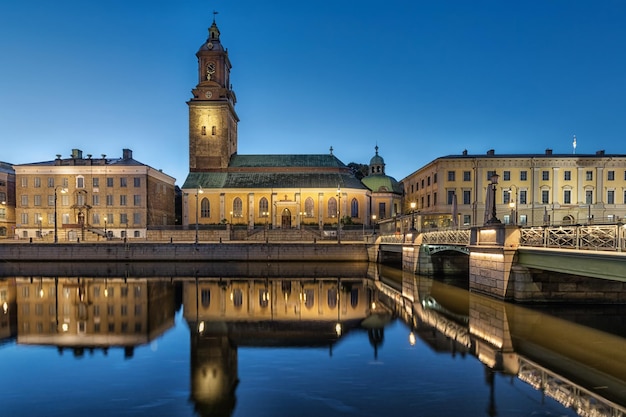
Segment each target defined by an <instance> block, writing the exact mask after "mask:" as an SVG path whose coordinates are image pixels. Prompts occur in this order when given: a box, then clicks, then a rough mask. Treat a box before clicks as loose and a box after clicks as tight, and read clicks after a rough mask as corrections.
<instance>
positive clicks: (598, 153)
mask: <svg viewBox="0 0 626 417" xmlns="http://www.w3.org/2000/svg"><path fill="white" fill-rule="evenodd" d="M596 155H598V156H603V155H604V149H601V150H599V151H596Z"/></svg>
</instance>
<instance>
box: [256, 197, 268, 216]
mask: <svg viewBox="0 0 626 417" xmlns="http://www.w3.org/2000/svg"><path fill="white" fill-rule="evenodd" d="M259 213H261V217H268V216H269V215H270V213H269V204H268V202H267V198H265V197H263V198H261V200H259Z"/></svg>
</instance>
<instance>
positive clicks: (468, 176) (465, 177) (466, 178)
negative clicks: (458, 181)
mask: <svg viewBox="0 0 626 417" xmlns="http://www.w3.org/2000/svg"><path fill="white" fill-rule="evenodd" d="M471 180H472V171H463V181H471Z"/></svg>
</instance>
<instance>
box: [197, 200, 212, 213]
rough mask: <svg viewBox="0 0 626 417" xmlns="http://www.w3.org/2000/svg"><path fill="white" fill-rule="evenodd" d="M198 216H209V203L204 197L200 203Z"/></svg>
mask: <svg viewBox="0 0 626 417" xmlns="http://www.w3.org/2000/svg"><path fill="white" fill-rule="evenodd" d="M200 217H205V218H206V217H211V203H210V202H209V199H208V198H206V197H205V198H203V199H202V202H201V203H200Z"/></svg>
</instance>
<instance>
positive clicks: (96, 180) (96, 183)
mask: <svg viewBox="0 0 626 417" xmlns="http://www.w3.org/2000/svg"><path fill="white" fill-rule="evenodd" d="M91 182H92V184H93V187H94V188H98V187H99V186H100V178H98V177H96V178H92V180H91Z"/></svg>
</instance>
